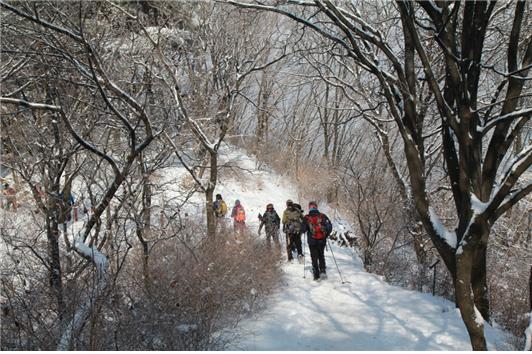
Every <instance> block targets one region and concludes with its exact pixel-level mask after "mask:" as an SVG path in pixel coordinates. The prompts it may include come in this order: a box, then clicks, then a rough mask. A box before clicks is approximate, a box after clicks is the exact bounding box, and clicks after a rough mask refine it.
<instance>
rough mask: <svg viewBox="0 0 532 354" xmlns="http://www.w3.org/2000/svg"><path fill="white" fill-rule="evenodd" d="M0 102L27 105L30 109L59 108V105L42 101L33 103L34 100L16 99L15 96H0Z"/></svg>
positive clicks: (53, 109) (55, 110)
mask: <svg viewBox="0 0 532 354" xmlns="http://www.w3.org/2000/svg"><path fill="white" fill-rule="evenodd" d="M0 103H4V104H14V105H20V106H24V107H28V108H31V109H36V110H48V111H54V112H58V111H60V110H61V107H59V106H54V105H49V104H44V103H34V102H28V101H25V100H21V99H17V98H9V97H0Z"/></svg>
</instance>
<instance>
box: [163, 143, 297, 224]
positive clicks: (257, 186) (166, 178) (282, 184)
mask: <svg viewBox="0 0 532 354" xmlns="http://www.w3.org/2000/svg"><path fill="white" fill-rule="evenodd" d="M220 165H225V167H223V169H222V172H221V173H220V176H219V182H218V184H217V186H216V190H215V194H217V193H220V194H221V195H222V197H223V199H224V200H225V202H226V204H227V208H228V217H229V215H230V213H231V209H232V208H233V206H234V204H235V200H237V199H239V200H240V202H241V203H242V205H243V207H244V209H245V211H246V224H247V225H248V228H250V230H251V231H252V232H257V231H258V225H259V220H258V214H259V213H264V211H266V204H268V203H273V205H274V208H275V210H276V211H277V213H278V214H279V216H282V212H283V211H284V209H285V202H286V200H287V199H293V200H297V189H294V187H293V185H292V184H291V183H290V182H288V181H287V179H286V177H281V176H279V175H277V174H275V173H273V172H272V171H270V170H268V169H261V170H258V169H257V163H256V160H255V159H253V158H251V157H249V156H248V155H247V154H246V153H245V152H244V151H242V150H240V149H236V148H234V147H230V146H224V148H223V149H222V151H221V156H220ZM207 173H208V171H207V172H206V174H207ZM160 175H161V179H160V181H159V182H158V183H159V184H167V186H166V187H165V189H166V190H165V199H166V200H170V199H172V198H179V197H180V196H182V195H183V189H182V188H181V186H180V183H179V181H182V180H183V179H187V178H189V176H188V172H187V171H186V170H185V169H184V168H182V167H170V168H166V169H165V170H164V171H163V172H161V173H160ZM204 177H206V176H204ZM204 205H205V197H204V196H203V194H201V193H200V192H199V193H196V194H195V195H194V196H193V197H192V198H190V201H189V203H188V205H186V206H185V207H184V210H185V211H186V212H188V213H190V214H191V215H195V214H197V215H204Z"/></svg>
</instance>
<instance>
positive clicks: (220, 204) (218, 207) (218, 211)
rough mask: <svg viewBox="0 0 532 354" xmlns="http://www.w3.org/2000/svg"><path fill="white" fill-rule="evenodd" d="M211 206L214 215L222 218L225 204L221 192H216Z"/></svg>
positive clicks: (225, 211)
mask: <svg viewBox="0 0 532 354" xmlns="http://www.w3.org/2000/svg"><path fill="white" fill-rule="evenodd" d="M212 208H213V209H214V215H216V217H217V218H224V217H225V215H226V214H227V204H225V202H224V200H223V199H222V195H221V194H216V200H215V201H214V204H213V206H212Z"/></svg>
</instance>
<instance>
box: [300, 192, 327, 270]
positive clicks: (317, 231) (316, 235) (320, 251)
mask: <svg viewBox="0 0 532 354" xmlns="http://www.w3.org/2000/svg"><path fill="white" fill-rule="evenodd" d="M308 207H309V213H308V214H307V215H305V218H304V221H303V225H302V232H306V233H307V241H308V248H309V249H310V257H311V258H312V273H313V275H314V280H319V279H320V275H321V276H322V277H326V276H327V272H326V265H325V254H324V252H325V245H326V244H327V237H328V236H329V235H330V234H331V232H332V224H331V221H330V220H329V218H328V217H327V215H325V214H323V213H320V211H319V210H318V204H317V203H316V202H310V203H309V204H308Z"/></svg>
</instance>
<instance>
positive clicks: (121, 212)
mask: <svg viewBox="0 0 532 354" xmlns="http://www.w3.org/2000/svg"><path fill="white" fill-rule="evenodd" d="M0 23H1V24H0V28H1V32H0V50H1V60H0V80H1V81H0V119H1V120H0V137H1V141H0V177H1V181H0V182H1V186H0V188H1V190H0V202H1V207H2V208H1V209H0V233H1V244H0V251H1V259H2V261H1V262H0V272H1V281H2V286H1V290H0V303H1V309H2V311H1V326H0V333H1V349H2V350H138V349H141V350H224V349H231V348H234V347H233V346H232V344H231V343H233V342H234V341H235V340H237V339H238V338H237V337H238V336H239V335H240V334H242V332H241V331H239V330H235V328H236V329H238V328H240V327H239V326H240V325H241V324H242V323H245V321H246V319H248V318H249V317H251V316H259V317H260V316H262V315H261V314H263V313H264V311H266V312H267V311H268V306H269V305H268V304H269V302H268V301H269V300H268V299H272V297H274V296H275V294H276V293H277V292H278V291H280V290H279V289H286V288H287V287H290V284H288V285H287V283H289V282H288V281H287V280H286V277H285V275H283V274H286V272H290V271H291V270H292V269H295V267H296V266H300V265H299V264H294V263H290V262H289V263H288V264H287V262H286V259H285V257H286V255H285V253H287V254H288V253H290V252H291V251H290V247H289V246H287V247H284V246H278V247H280V248H279V249H278V250H275V248H274V249H273V250H272V247H271V244H270V236H269V234H268V232H269V231H268V226H267V227H266V235H265V234H264V233H263V234H261V232H260V231H259V230H258V226H259V223H262V219H261V220H258V219H257V217H256V213H258V212H261V213H262V212H263V211H264V208H265V207H266V204H268V203H273V204H274V206H275V209H276V210H277V212H278V213H280V214H281V213H282V212H283V210H284V209H285V205H284V203H285V201H286V200H287V199H294V201H298V202H300V203H301V206H302V207H303V209H311V207H312V206H310V207H308V206H309V202H310V201H314V203H315V205H317V206H319V209H320V210H324V212H325V213H326V214H327V215H328V216H329V218H330V219H331V222H332V228H333V230H332V232H331V233H328V236H327V242H331V244H333V245H332V246H331V245H329V244H327V245H328V246H327V249H326V252H329V250H330V252H333V251H334V252H336V253H338V254H336V256H337V258H338V260H339V261H340V265H342V267H344V272H345V269H346V268H348V267H355V266H354V265H350V264H349V262H348V261H345V262H344V258H342V255H343V253H340V252H351V253H352V254H354V255H355V256H354V257H355V258H356V259H358V260H360V265H361V270H362V271H363V272H365V273H369V274H372V276H375V277H376V278H375V279H383V280H384V281H385V282H386V283H388V284H390V285H393V286H396V287H401V288H404V289H407V290H410V291H414V292H421V293H425V294H426V295H427V296H432V295H436V297H441V298H443V299H445V300H446V301H449V302H450V303H452V304H453V307H456V316H457V318H459V319H460V326H462V327H461V332H462V333H463V335H464V338H466V339H467V341H468V345H469V347H466V348H461V350H470V349H473V350H487V349H492V348H493V347H492V346H491V345H490V344H489V343H488V342H489V340H488V339H489V338H487V336H488V335H487V333H488V327H490V328H491V327H493V328H500V329H501V330H503V331H504V332H505V333H506V335H507V336H508V338H510V339H508V340H507V342H508V343H509V345H510V346H511V349H513V350H522V349H525V350H530V349H531V348H532V252H531V248H532V197H531V191H532V169H531V168H530V167H531V164H532V125H531V123H530V116H531V114H532V98H531V96H532V86H531V82H532V81H531V70H530V69H531V66H532V26H531V24H532V2H527V1H504V2H502V1H493V0H490V1H473V0H471V1H464V2H460V1H450V0H441V1H440V0H420V1H406V0H396V1H385V0H382V1H381V0H379V1H374V0H350V1H349V0H338V1H331V0H303V1H299V0H271V1H258V0H257V1H244V0H219V1H195V0H187V1H169V0H158V1H155V0H149V1H147V0H145V1H141V0H137V1H118V0H105V1H9V0H0ZM220 193H221V194H222V195H223V196H224V197H225V201H226V203H227V206H229V207H232V206H233V202H234V200H235V199H239V201H240V200H241V201H242V204H243V206H244V207H245V208H246V207H247V208H248V209H246V212H247V214H246V218H247V219H246V225H247V227H246V229H245V230H244V232H243V234H244V235H240V234H238V233H237V232H236V231H235V232H234V231H233V220H234V222H235V223H236V222H237V220H236V216H235V215H233V216H232V217H233V220H230V218H229V213H228V214H227V216H226V217H220V215H219V214H218V213H217V212H215V210H216V208H217V207H218V204H217V200H218V199H217V197H216V195H217V194H220ZM228 197H231V199H228ZM311 204H312V203H311ZM236 205H238V203H236V204H235V206H236ZM229 211H231V208H229ZM304 213H305V211H304ZM224 216H225V213H224ZM261 217H262V216H261ZM283 223H284V221H283ZM235 230H236V228H235ZM283 231H286V230H283ZM286 235H288V233H287V234H286ZM309 235H310V233H309ZM276 237H277V238H275V237H274V240H277V241H278V238H279V237H280V238H281V242H280V243H281V244H283V245H284V242H285V241H284V239H285V236H284V234H283V232H280V236H279V235H277V236H276ZM287 237H288V236H286V238H287ZM266 240H267V241H268V242H266ZM304 240H308V239H307V238H304ZM275 245H276V244H275V242H274V246H275ZM284 248H287V250H285V249H284ZM303 248H306V252H307V253H306V256H305V261H304V262H305V263H304V264H303V265H302V268H298V269H299V270H298V272H299V273H301V274H299V273H298V274H299V275H298V277H299V278H301V276H303V277H307V275H306V274H307V273H309V271H311V270H312V269H313V268H312V265H311V264H310V263H309V262H310V261H309V259H310V258H311V255H310V253H309V250H308V247H307V246H306V244H305V243H304V244H303ZM298 252H299V251H298ZM326 254H327V257H331V258H327V262H328V263H327V264H328V268H327V269H328V275H329V278H330V279H329V280H323V281H321V282H320V284H319V286H326V285H327V282H329V283H332V280H333V279H335V278H333V277H332V276H331V274H332V273H333V272H335V271H336V270H335V269H336V268H338V273H339V274H340V280H341V285H345V283H348V281H345V280H344V279H343V278H342V273H341V271H342V267H338V263H337V259H336V258H334V259H333V258H332V257H334V256H335V253H331V254H330V256H329V253H326ZM289 259H290V256H289ZM301 259H302V258H301ZM356 262H358V261H355V263H356ZM296 263H297V262H296ZM287 267H288V268H287ZM307 269H309V270H307ZM309 274H310V273H309ZM335 274H336V273H335ZM344 274H345V273H344ZM335 276H336V275H335ZM283 279H284V280H283ZM305 281H306V283H304V284H307V283H311V280H310V278H309V279H307V278H305ZM351 282H352V283H353V284H352V287H353V288H354V287H356V284H354V283H355V281H354V280H351ZM305 286H307V285H305ZM346 286H347V285H346ZM359 286H360V287H362V285H360V284H359ZM305 289H307V288H305ZM309 289H310V290H308V291H312V288H309ZM386 289H388V288H386ZM390 289H395V288H390ZM305 291H306V290H305ZM383 291H384V290H383ZM390 293H392V290H390ZM401 294H405V295H404V296H406V298H405V299H403V300H404V303H407V300H408V297H407V296H409V295H406V294H409V293H406V292H404V293H401ZM401 296H403V295H401ZM327 301H328V302H334V298H332V297H331V298H330V299H327ZM438 301H439V300H438ZM413 305H415V304H413ZM342 306H343V305H342ZM347 307H349V306H347ZM357 311H358V310H357ZM453 311H454V309H453ZM354 313H355V315H356V312H354ZM453 314H454V312H453ZM309 316H310V315H309ZM397 316H399V314H398V315H397ZM436 317H437V316H436ZM427 318H428V319H429V320H430V316H427ZM352 321H353V322H354V323H356V322H361V321H362V322H363V319H361V318H353V319H352ZM420 326H421V324H420ZM444 330H445V329H444ZM490 331H491V329H490ZM405 345H406V344H405ZM313 348H314V349H326V350H327V349H328V350H331V348H330V347H327V346H326V345H325V347H313ZM350 348H351V350H357V348H356V347H350ZM386 348H388V347H386ZM386 348H385V349H386ZM392 348H393V347H392ZM405 348H406V350H416V349H412V348H410V347H405ZM431 348H432V350H438V349H440V350H441V349H443V350H445V349H447V350H457V349H460V348H455V347H443V346H441V347H437V346H436V347H431ZM453 348H454V349H453ZM244 349H246V348H244ZM265 349H266V350H268V348H265ZM332 349H334V348H332ZM372 349H373V350H379V349H381V350H382V349H383V348H379V347H375V348H372ZM394 349H396V350H397V349H402V350H404V348H402V347H401V345H400V344H398V345H397V346H396V347H395V348H394ZM424 349H427V348H422V349H421V350H424ZM388 350H393V349H388ZM417 350H419V348H417Z"/></svg>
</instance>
